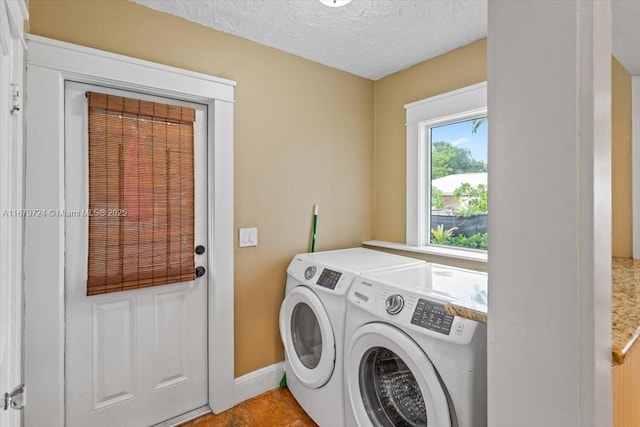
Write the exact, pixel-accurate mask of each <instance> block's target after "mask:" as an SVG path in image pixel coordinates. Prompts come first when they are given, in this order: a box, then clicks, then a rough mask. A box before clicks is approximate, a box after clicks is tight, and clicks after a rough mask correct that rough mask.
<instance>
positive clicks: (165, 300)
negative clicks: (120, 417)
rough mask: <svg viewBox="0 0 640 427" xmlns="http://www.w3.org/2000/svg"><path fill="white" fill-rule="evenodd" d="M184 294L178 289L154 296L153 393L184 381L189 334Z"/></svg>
mask: <svg viewBox="0 0 640 427" xmlns="http://www.w3.org/2000/svg"><path fill="white" fill-rule="evenodd" d="M185 306H186V303H185V294H184V293H183V292H181V291H180V290H177V291H170V292H165V293H162V294H160V295H156V296H155V307H154V312H155V322H154V326H155V328H154V329H155V333H154V338H155V340H156V345H155V347H156V350H157V351H156V352H155V354H154V360H155V377H156V384H157V385H156V387H155V390H160V389H162V388H164V387H169V386H171V385H173V384H178V383H180V382H182V381H187V380H188V379H189V378H188V377H187V376H186V373H187V366H186V362H187V358H188V356H189V353H188V350H189V349H188V347H187V346H186V335H185V333H186V332H188V325H187V323H188V322H187V315H188V312H187V311H186V310H185V308H186V307H185Z"/></svg>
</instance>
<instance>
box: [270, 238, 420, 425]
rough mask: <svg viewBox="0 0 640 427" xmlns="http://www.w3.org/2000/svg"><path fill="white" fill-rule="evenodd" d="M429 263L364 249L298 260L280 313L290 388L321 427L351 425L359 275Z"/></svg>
mask: <svg viewBox="0 0 640 427" xmlns="http://www.w3.org/2000/svg"><path fill="white" fill-rule="evenodd" d="M420 264H425V263H424V261H420V260H416V259H412V258H406V257H401V256H397V255H392V254H388V253H384V252H379V251H374V250H370V249H364V248H353V249H343V250H337V251H327V252H315V253H309V254H300V255H296V256H295V257H294V258H293V260H292V261H291V263H290V264H289V268H288V269H287V284H286V291H285V299H284V301H283V303H282V306H281V308H280V336H281V337H282V342H283V344H284V349H285V367H284V369H285V372H286V375H287V386H288V387H289V390H290V391H291V393H292V394H293V396H294V397H295V399H296V400H297V401H298V403H299V404H300V406H301V407H302V408H303V409H304V410H305V411H306V412H307V413H308V414H309V416H310V417H311V418H312V419H313V420H314V421H315V422H316V423H317V424H318V425H320V427H340V426H344V425H345V407H344V404H345V396H344V382H343V381H344V372H343V368H342V363H343V360H344V353H343V346H344V321H345V315H346V308H347V300H346V294H347V291H348V290H349V287H350V286H351V284H352V283H353V281H354V279H355V278H356V277H357V276H358V274H360V273H362V272H366V271H376V270H385V269H393V268H402V267H406V266H410V265H420Z"/></svg>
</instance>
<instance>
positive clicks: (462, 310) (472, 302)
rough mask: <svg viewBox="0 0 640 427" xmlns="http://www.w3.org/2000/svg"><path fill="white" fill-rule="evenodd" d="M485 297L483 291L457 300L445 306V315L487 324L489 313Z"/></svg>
mask: <svg viewBox="0 0 640 427" xmlns="http://www.w3.org/2000/svg"><path fill="white" fill-rule="evenodd" d="M487 297H488V295H487V290H486V289H483V290H481V291H480V292H478V293H476V294H473V295H469V296H467V297H464V298H460V299H457V300H455V301H453V302H451V303H449V304H447V305H445V307H444V309H445V311H446V312H447V313H449V314H453V315H455V316H460V317H464V318H465V319H471V320H475V321H476V322H480V323H487V313H488V312H489V308H488V304H489V303H488V299H487Z"/></svg>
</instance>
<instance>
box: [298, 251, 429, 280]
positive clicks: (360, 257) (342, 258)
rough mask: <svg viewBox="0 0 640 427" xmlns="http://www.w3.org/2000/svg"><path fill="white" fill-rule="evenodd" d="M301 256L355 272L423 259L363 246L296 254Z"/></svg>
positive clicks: (400, 265) (314, 261)
mask: <svg viewBox="0 0 640 427" xmlns="http://www.w3.org/2000/svg"><path fill="white" fill-rule="evenodd" d="M301 257H302V258H304V259H305V261H308V262H310V263H312V264H316V265H320V266H324V267H328V268H333V269H337V270H341V271H349V272H352V273H355V274H359V273H362V272H365V271H375V270H381V269H388V268H393V267H404V266H409V265H418V264H424V261H421V260H417V259H414V258H408V257H403V256H400V255H393V254H389V253H386V252H380V251H374V250H371V249H365V248H351V249H339V250H335V251H326V252H314V253H308V254H300V255H296V258H301ZM294 260H295V258H294Z"/></svg>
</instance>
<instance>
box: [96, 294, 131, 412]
mask: <svg viewBox="0 0 640 427" xmlns="http://www.w3.org/2000/svg"><path fill="white" fill-rule="evenodd" d="M133 307H134V305H133V301H132V299H131V298H126V299H123V300H120V301H110V302H105V303H101V304H95V305H94V306H93V328H94V330H93V379H92V382H93V401H94V404H93V409H94V410H95V409H102V408H106V407H108V406H111V405H115V404H117V403H119V402H122V401H124V400H127V399H131V398H134V397H135V396H136V389H135V388H136V383H135V381H134V378H135V377H136V375H135V374H136V372H135V369H136V363H135V361H136V346H135V336H136V328H135V321H134V319H135V315H134V313H133Z"/></svg>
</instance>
